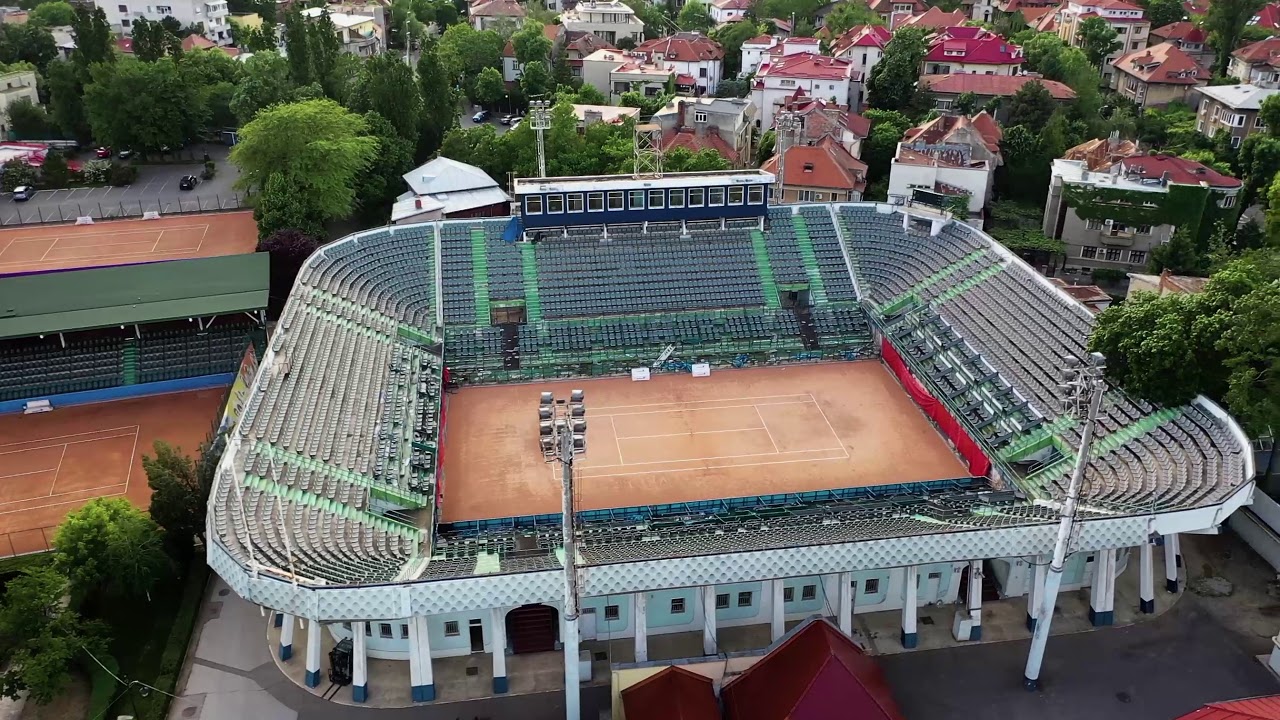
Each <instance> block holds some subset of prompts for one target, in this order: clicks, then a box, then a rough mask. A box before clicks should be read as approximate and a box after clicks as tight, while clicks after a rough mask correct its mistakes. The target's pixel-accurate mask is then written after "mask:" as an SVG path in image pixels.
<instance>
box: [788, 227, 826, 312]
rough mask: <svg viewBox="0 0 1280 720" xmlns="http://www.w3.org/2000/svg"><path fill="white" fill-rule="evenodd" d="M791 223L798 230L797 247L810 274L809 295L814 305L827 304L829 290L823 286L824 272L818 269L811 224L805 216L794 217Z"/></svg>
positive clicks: (806, 270)
mask: <svg viewBox="0 0 1280 720" xmlns="http://www.w3.org/2000/svg"><path fill="white" fill-rule="evenodd" d="M791 222H792V224H794V225H795V228H796V246H797V247H799V248H800V256H801V257H802V258H804V269H805V272H807V273H809V294H810V297H811V298H812V299H813V304H814V305H824V304H826V302H827V290H826V288H825V287H823V284H822V271H821V270H819V269H818V255H817V253H815V252H814V251H813V240H811V239H810V238H809V224H808V223H807V222H805V219H804V216H803V215H799V214H796V215H792V216H791Z"/></svg>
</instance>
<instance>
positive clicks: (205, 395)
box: [0, 388, 226, 557]
mask: <svg viewBox="0 0 1280 720" xmlns="http://www.w3.org/2000/svg"><path fill="white" fill-rule="evenodd" d="M225 395H226V389H225V388H214V389H209V390H196V391H192V392H185V393H173V394H169V395H154V396H151V397H144V398H134V399H129V400H117V401H115V402H108V403H95V404H90V405H75V406H70V407H65V408H58V409H55V410H53V411H52V412H47V413H38V414H33V415H22V414H10V415H0V557H4V556H8V555H21V554H24V553H30V552H37V551H41V550H47V549H49V546H50V543H51V542H52V540H53V535H54V530H55V529H56V528H57V526H58V523H60V522H61V521H62V518H63V517H64V516H65V515H66V514H67V513H68V512H71V511H72V510H75V509H77V508H79V507H80V506H82V505H84V504H85V503H86V502H88V501H89V500H92V499H93V498H97V497H106V496H115V495H123V496H125V497H127V498H129V499H130V500H132V501H133V502H134V504H136V505H138V506H139V507H144V508H145V507H147V504H148V503H149V501H150V499H151V490H150V488H148V487H147V478H146V475H144V474H143V471H142V454H143V453H148V454H150V453H151V452H152V451H151V447H152V443H154V442H155V441H156V440H164V441H165V442H168V443H169V444H171V445H177V446H179V447H181V448H182V449H183V451H185V452H186V453H188V454H194V453H195V451H196V449H197V448H198V447H199V445H200V443H201V442H203V441H204V440H205V438H206V437H207V436H208V434H209V431H210V429H211V428H212V426H213V422H214V419H215V418H216V417H217V416H218V412H219V410H220V409H221V404H222V401H223V399H224V396H225Z"/></svg>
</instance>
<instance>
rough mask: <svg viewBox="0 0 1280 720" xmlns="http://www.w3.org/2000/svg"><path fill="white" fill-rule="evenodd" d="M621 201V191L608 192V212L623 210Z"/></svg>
mask: <svg viewBox="0 0 1280 720" xmlns="http://www.w3.org/2000/svg"><path fill="white" fill-rule="evenodd" d="M622 199H623V198H622V191H621V190H613V191H610V192H609V209H610V210H622V209H624V208H623V205H622Z"/></svg>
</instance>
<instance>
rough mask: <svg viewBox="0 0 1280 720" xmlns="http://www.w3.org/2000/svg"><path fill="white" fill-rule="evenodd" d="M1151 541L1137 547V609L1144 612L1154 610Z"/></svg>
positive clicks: (1153, 568) (1154, 591)
mask: <svg viewBox="0 0 1280 720" xmlns="http://www.w3.org/2000/svg"><path fill="white" fill-rule="evenodd" d="M1153 555H1154V552H1153V551H1152V549H1151V542H1150V541H1147V542H1144V543H1142V545H1140V546H1139V547H1138V609H1139V610H1141V611H1142V612H1144V613H1148V614H1150V613H1153V612H1155V611H1156V588H1155V567H1154V566H1155V562H1154V558H1153V557H1152V556H1153Z"/></svg>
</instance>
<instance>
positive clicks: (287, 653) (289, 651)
mask: <svg viewBox="0 0 1280 720" xmlns="http://www.w3.org/2000/svg"><path fill="white" fill-rule="evenodd" d="M291 657H293V646H292V645H281V646H280V659H281V660H283V661H284V662H289V658H291Z"/></svg>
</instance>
